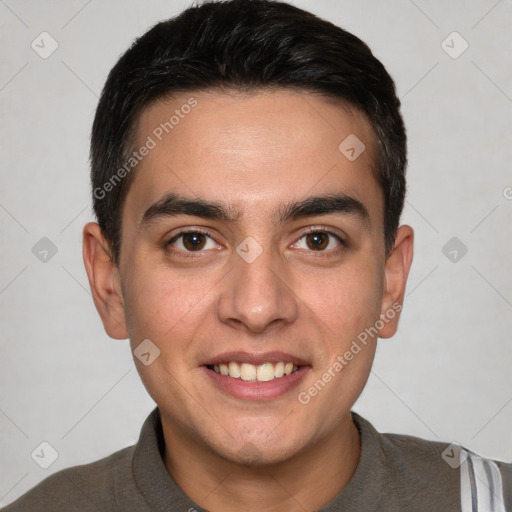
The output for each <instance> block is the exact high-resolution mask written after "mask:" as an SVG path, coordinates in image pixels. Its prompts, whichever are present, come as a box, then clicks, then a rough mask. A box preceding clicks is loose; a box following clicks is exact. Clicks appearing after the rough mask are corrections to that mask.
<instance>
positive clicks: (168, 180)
mask: <svg viewBox="0 0 512 512" xmlns="http://www.w3.org/2000/svg"><path fill="white" fill-rule="evenodd" d="M399 106H400V104H399V100H398V99H397V97H396V94H395V88H394V84H393V81H392V79H391V78H390V76H389V75H388V73H387V72H386V70H385V69H384V67H383V66H382V64H381V63H380V62H379V61H378V60H377V59H375V58H374V57H373V55H372V53H371V52H370V50H369V49H368V47H367V46H366V45H365V44H364V43H363V42H361V41H360V40H359V39H357V38H356V37H355V36H353V35H351V34H349V33H347V32H346V31H344V30H342V29H340V28H338V27H335V26H334V25H332V24H331V23H328V22H326V21H323V20H320V19H318V18H316V17H315V16H313V15H311V14H309V13H307V12H304V11H302V10H300V9H297V8H295V7H293V6H290V5H288V4H285V3H279V2H273V1H264V0H253V1H248V0H232V1H225V2H218V3H204V4H202V5H200V6H198V7H192V8H190V9H188V10H186V11H184V12H183V13H182V14H181V15H180V16H178V17H177V18H175V19H172V20H169V21H166V22H163V23H160V24H158V25H157V26H155V27H154V28H153V29H151V30H150V31H149V32H148V33H146V34H145V35H143V36H142V37H141V38H140V39H138V40H137V41H136V42H135V44H134V45H133V46H132V47H131V48H130V49H129V50H128V51H127V52H126V53H125V54H124V55H123V56H122V57H121V59H120V60H119V62H118V63H117V64H116V66H115V67H114V68H113V70H112V71H111V73H110V75H109V77H108V79H107V82H106V85H105V88H104V90H103V93H102V96H101V99H100V103H99V105H98V109H97V113H96V118H95V121H94V125H93V132H92V139H91V164H92V187H93V201H94V209H95V213H96V215H97V219H98V223H97V224H96V223H89V224H87V225H86V226H85V228H84V261H85V266H86V269H87V273H88V276H89V282H90V286H91V290H92V293H93V297H94V302H95V304H96V307H97V309H98V312H99V314H100V316H101V318H102V321H103V324H104V327H105V330H106V332H107V333H108V334H109V335H110V336H111V337H112V338H116V339H124V338H130V342H131V347H132V350H133V353H134V356H135V357H134V361H135V364H136V366H137V369H138V371H139V373H140V376H141V379H142V381H143V383H144V385H145V387H146V389H147V390H148V392H149V394H150V395H151V397H152V398H153V399H154V400H155V402H156V404H157V408H155V409H154V411H153V412H152V413H151V414H150V416H149V417H148V419H147V420H146V422H145V423H144V426H143V428H142V432H141V436H140V439H139V442H138V443H137V444H136V445H135V446H132V447H128V448H125V449H123V450H120V451H119V452H116V453H114V454H112V455H111V456H109V457H106V458H105V459H102V460H99V461H96V462H94V463H91V464H86V465H83V466H76V467H73V468H68V469H66V470H63V471H60V472H58V473H55V474H53V475H51V476H50V477H48V478H47V479H46V480H44V481H43V482H41V483H40V484H39V485H38V486H36V487H35V488H34V489H32V490H31V491H29V492H28V493H27V494H25V495H24V496H22V497H21V498H19V499H18V500H17V501H16V502H15V503H14V504H11V505H10V506H8V507H7V508H6V509H5V510H7V511H18V510H20V511H21V510H48V511H49V510H52V511H55V510H66V511H74V510H76V511H78V510H80V511H85V510H91V511H92V510H123V511H131V510H133V511H150V510H151V511H153V510H162V511H164V510H166V511H170V510H171V511H184V512H185V511H187V510H188V511H194V510H197V511H203V510H209V511H211V512H219V511H222V512H232V511H235V510H236V511H240V510H243V511H256V510H257V511H278V510H287V511H312V510H322V511H325V512H334V511H341V510H343V511H370V510H371V511H377V510H378V511H379V512H386V511H397V510H404V511H405V510H407V511H434V510H435V511H438V510H443V511H459V510H461V509H462V510H463V511H469V510H473V511H474V510H493V511H511V510H512V465H511V464H505V463H501V462H495V461H489V460H486V459H482V458H480V457H478V456H477V455H476V454H473V453H471V452H468V451H467V450H464V449H462V448H460V447H453V446H452V447H448V444H447V443H435V442H430V441H425V440H421V439H418V438H413V437H409V436H404V435H391V434H384V435H383V434H379V433H378V432H377V431H376V430H375V429H374V428H373V427H372V425H371V424H370V423H369V422H368V421H366V420H365V419H364V418H362V417H360V416H358V415H357V414H355V413H351V408H352V406H353V404H354V403H355V401H356V400H357V398H358V397H359V395H360V394H361V392H362V390H363V388H364V385H365V383H366V381H367V378H368V375H369V372H370V369H371V365H372V362H373V357H374V355H375V349H376V343H377V338H378V337H381V338H388V337H391V336H393V334H394V333H395V331H396V329H397V325H398V319H399V316H400V311H401V309H402V303H403V298H404V291H405V286H406V281H407V276H408V272H409V268H410V265H411V261H412V254H413V231H412V229H411V228H410V227H409V226H405V225H403V226H399V219H400V214H401V211H402V206H403V201H404V194H405V166H406V136H405V130H404V126H403V122H402V118H401V116H400V112H399ZM447 448H449V449H448V451H447Z"/></svg>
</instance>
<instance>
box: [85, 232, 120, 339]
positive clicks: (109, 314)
mask: <svg viewBox="0 0 512 512" xmlns="http://www.w3.org/2000/svg"><path fill="white" fill-rule="evenodd" d="M83 258H84V264H85V270H86V271H87V276H88V278H89V286H90V287H91V292H92V298H93V300H94V304H95V306H96V309H97V310H98V313H99V314H100V317H101V321H102V322H103V327H104V329H105V331H106V333H107V334H108V335H109V336H110V337H111V338H114V339H117V340H122V339H125V338H128V332H127V329H126V321H125V315H124V306H123V294H122V289H121V277H120V274H119V270H118V268H117V265H116V264H115V263H114V262H113V261H112V258H111V256H110V244H109V243H108V242H107V240H106V238H105V237H104V235H103V233H102V231H101V228H100V227H99V225H98V224H97V223H96V222H89V223H88V224H86V225H85V226H84V229H83Z"/></svg>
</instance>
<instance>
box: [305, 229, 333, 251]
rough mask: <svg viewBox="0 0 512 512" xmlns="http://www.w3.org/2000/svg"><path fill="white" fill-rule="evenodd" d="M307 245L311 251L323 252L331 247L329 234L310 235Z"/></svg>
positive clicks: (307, 237) (307, 238) (307, 236)
mask: <svg viewBox="0 0 512 512" xmlns="http://www.w3.org/2000/svg"><path fill="white" fill-rule="evenodd" d="M306 243H307V245H308V247H309V248H310V249H313V250H315V251H316V250H323V249H325V248H326V247H327V246H328V245H329V236H328V235H327V233H320V232H319V233H310V234H308V235H306Z"/></svg>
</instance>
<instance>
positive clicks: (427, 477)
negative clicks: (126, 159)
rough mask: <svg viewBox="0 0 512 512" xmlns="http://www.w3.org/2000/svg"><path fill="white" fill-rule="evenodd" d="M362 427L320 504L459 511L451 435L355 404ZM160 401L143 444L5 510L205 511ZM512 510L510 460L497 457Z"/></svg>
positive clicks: (66, 475) (347, 511)
mask: <svg viewBox="0 0 512 512" xmlns="http://www.w3.org/2000/svg"><path fill="white" fill-rule="evenodd" d="M352 417H353V419H354V422H355V424H356V426H357V428H358V429H359V432H360V434H361V457H360V460H359V463H358V465H357V468H356V471H355V473H354V474H353V476H352V478H351V480H350V481H349V483H348V484H347V486H346V487H345V488H344V489H343V491H342V492H341V493H340V494H338V496H336V498H334V500H332V501H331V502H330V503H329V504H328V505H326V506H325V507H323V508H322V509H320V512H341V511H343V512H370V511H372V512H377V511H378V512H399V511H404V512H434V511H435V512H440V511H442V512H460V510H461V505H460V503H461V498H460V494H461V493H460V469H459V468H455V469H454V468H452V467H451V466H450V465H449V464H448V463H447V462H446V461H445V460H444V459H443V457H442V453H443V451H444V450H445V449H446V448H447V446H448V444H449V443H439V442H432V441H426V440H423V439H419V438H416V437H412V436H406V435H399V434H380V433H379V432H377V430H375V428H374V427H373V426H372V425H371V424H370V423H369V422H368V421H367V420H365V419H364V418H362V417H361V416H359V415H358V414H356V413H354V412H352ZM163 453H164V438H163V433H162V424H161V421H160V412H159V410H158V408H157V407H155V409H154V410H153V411H152V412H151V414H150V415H149V416H148V417H147V419H146V420H145V422H144V425H143V426H142V430H141V433H140V437H139V440H138V442H137V444H135V445H133V446H130V447H127V448H124V449H122V450H119V451H117V452H115V453H113V454H112V455H110V456H108V457H105V458H103V459H100V460H98V461H96V462H92V463H90V464H83V465H80V466H74V467H71V468H67V469H63V470H61V471H58V472H57V473H54V474H53V475H50V476H49V477H47V478H46V479H45V480H43V481H42V482H40V483H39V484H38V485H36V486H35V487H33V488H32V489H31V490H29V491H28V492H27V493H25V494H24V495H23V496H21V497H20V498H18V499H17V500H16V501H14V502H13V503H11V504H10V505H8V506H7V507H5V508H4V509H2V510H3V511H4V512H31V511H34V512H36V511H41V512H61V511H62V512H78V511H80V512H89V511H91V512H92V511H102V512H103V511H110V510H119V511H123V512H132V511H133V512H135V511H137V512H146V511H148V512H149V511H151V512H155V511H162V512H164V511H165V512H172V511H176V512H193V511H197V512H206V511H205V509H204V508H201V507H200V506H199V505H196V504H195V503H194V502H193V501H192V500H190V499H189V498H188V497H187V496H186V495H185V494H184V493H183V491H182V490H181V489H180V488H179V487H178V486H177V485H176V484H175V483H174V481H173V479H172V478H171V476H170V475H169V473H168V472H167V469H166V467H165V465H164V462H163V458H162V457H163ZM496 463H497V465H498V467H499V470H500V473H501V476H502V479H503V483H504V489H505V491H504V495H505V503H506V504H505V505H504V508H503V509H504V510H505V511H506V512H512V464H506V463H502V462H496Z"/></svg>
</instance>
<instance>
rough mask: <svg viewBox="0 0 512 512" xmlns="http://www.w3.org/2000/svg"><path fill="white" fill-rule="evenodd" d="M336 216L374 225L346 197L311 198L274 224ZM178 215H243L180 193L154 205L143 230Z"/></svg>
mask: <svg viewBox="0 0 512 512" xmlns="http://www.w3.org/2000/svg"><path fill="white" fill-rule="evenodd" d="M332 214H348V215H352V216H356V217H359V218H360V219H361V220H362V221H363V222H365V223H366V224H368V225H369V224H370V215H369V213H368V210H367V208H366V206H365V205H364V204H363V203H362V202H361V201H359V200H358V199H355V198H353V197H350V196H348V195H346V194H343V193H335V194H323V195H319V196H311V197H307V198H305V199H302V200H299V201H294V202H291V203H288V204H285V205H283V206H281V207H280V208H279V209H278V210H277V211H276V212H275V213H274V216H273V217H272V220H273V222H274V223H277V224H283V223H285V222H286V221H289V220H296V219H300V218H304V217H312V216H316V215H332ZM177 215H192V216H195V217H201V218H203V219H213V220H222V221H226V222H237V221H238V220H239V219H240V217H241V216H242V212H241V211H240V210H239V209H237V208H234V207H232V206H230V205H225V204H223V203H220V202H217V201H206V200H204V199H192V198H188V197H185V196H183V195H180V194H177V193H170V194H166V195H165V196H164V197H163V198H161V199H160V200H159V201H157V202H156V203H154V204H152V205H151V206H150V207H149V208H148V209H147V210H146V211H145V212H144V215H143V216H142V220H141V221H140V223H139V228H144V227H147V226H148V225H150V224H152V223H153V222H154V221H157V220H159V219H161V218H165V217H174V216H177Z"/></svg>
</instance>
